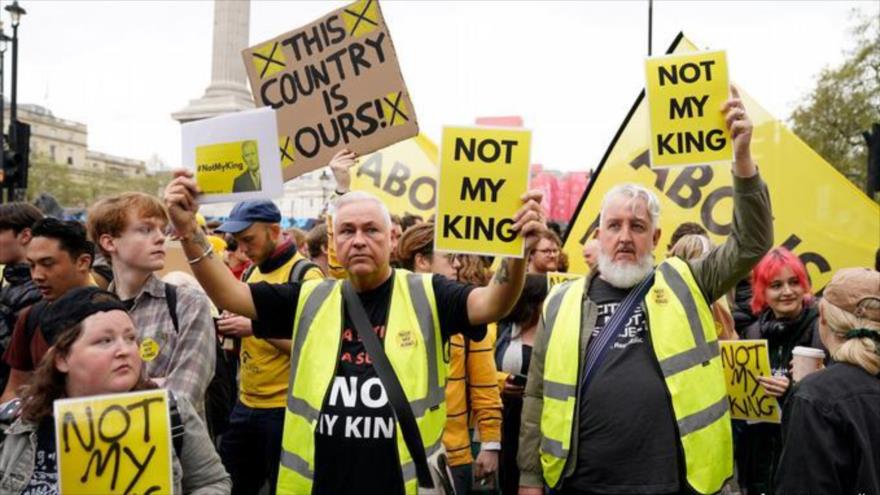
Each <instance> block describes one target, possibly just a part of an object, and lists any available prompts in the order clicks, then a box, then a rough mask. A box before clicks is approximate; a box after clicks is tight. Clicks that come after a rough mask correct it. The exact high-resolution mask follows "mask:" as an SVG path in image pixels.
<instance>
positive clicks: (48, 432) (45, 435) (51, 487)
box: [21, 416, 58, 495]
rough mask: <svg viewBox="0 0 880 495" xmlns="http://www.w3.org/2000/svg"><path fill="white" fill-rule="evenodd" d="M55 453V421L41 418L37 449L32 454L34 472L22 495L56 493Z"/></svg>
mask: <svg viewBox="0 0 880 495" xmlns="http://www.w3.org/2000/svg"><path fill="white" fill-rule="evenodd" d="M56 456H57V454H56V453H55V421H54V420H53V419H52V417H51V416H48V417H46V418H43V420H42V421H41V422H40V425H39V427H38V428H37V449H36V451H35V452H34V472H33V474H32V475H31V479H30V480H28V484H27V486H26V487H25V488H24V491H23V492H21V493H22V495H55V494H57V493H58V469H57V468H56V462H57V459H56Z"/></svg>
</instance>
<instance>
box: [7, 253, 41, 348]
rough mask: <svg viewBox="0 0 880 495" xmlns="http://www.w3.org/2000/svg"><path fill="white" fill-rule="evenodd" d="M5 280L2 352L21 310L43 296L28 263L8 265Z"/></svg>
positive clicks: (10, 337)
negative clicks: (32, 276) (33, 278)
mask: <svg viewBox="0 0 880 495" xmlns="http://www.w3.org/2000/svg"><path fill="white" fill-rule="evenodd" d="M3 280H4V282H5V283H6V285H4V286H3V288H2V289H0V352H5V351H6V348H7V347H8V346H9V341H10V340H11V339H12V331H13V330H14V329H15V320H16V319H18V313H19V311H21V310H22V309H24V308H26V307H28V306H30V305H31V304H34V303H35V302H37V301H39V300H40V299H41V298H42V295H41V294H40V290H39V289H37V286H36V285H35V284H34V282H33V281H32V280H31V269H30V267H29V266H28V265H27V263H17V264H14V265H6V267H4V268H3Z"/></svg>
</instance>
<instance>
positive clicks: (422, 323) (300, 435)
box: [277, 270, 446, 495]
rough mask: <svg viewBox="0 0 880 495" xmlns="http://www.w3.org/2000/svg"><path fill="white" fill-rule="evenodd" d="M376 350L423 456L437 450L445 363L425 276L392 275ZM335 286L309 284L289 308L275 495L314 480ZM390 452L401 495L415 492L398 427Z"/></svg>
mask: <svg viewBox="0 0 880 495" xmlns="http://www.w3.org/2000/svg"><path fill="white" fill-rule="evenodd" d="M393 277H394V282H393V283H394V288H393V289H392V292H391V306H390V307H389V309H388V323H387V325H386V329H385V339H384V341H383V346H384V348H385V354H386V355H387V356H388V360H389V361H390V362H391V366H392V367H393V368H394V371H395V373H396V374H397V378H398V379H399V380H400V384H401V386H402V388H403V391H404V393H405V394H406V397H407V399H409V403H410V406H411V407H412V409H413V414H414V415H415V417H416V422H417V423H418V426H419V431H420V433H421V435H422V442H423V443H424V445H425V453H426V455H427V456H431V455H432V454H434V453H435V452H436V451H437V450H438V449H439V448H441V446H442V443H441V437H442V434H443V425H444V424H445V423H446V399H445V387H446V362H445V361H444V358H443V341H442V340H441V334H440V322H439V320H438V318H437V303H436V300H435V298H434V287H433V285H432V283H431V279H432V275H430V274H428V275H421V274H413V273H410V272H408V271H406V270H395V273H394V275H393ZM343 304H344V301H343V298H342V281H341V280H331V279H328V280H323V281H309V282H306V283H305V284H303V286H302V288H301V290H300V295H299V300H298V301H297V311H296V320H295V322H294V334H293V342H292V346H291V354H290V363H291V364H290V382H289V383H290V385H289V387H288V394H287V411H285V414H284V435H283V437H282V441H281V447H282V450H281V467H280V469H279V473H278V490H277V491H278V493H279V494H297V495H300V494H303V495H304V494H309V493H311V492H312V486H313V481H314V473H315V428H316V427H317V424H318V419H319V415H320V411H321V407H322V406H323V402H324V397H326V396H327V391H328V389H329V387H330V386H331V383H332V381H333V379H334V377H335V376H336V367H337V365H338V363H339V350H340V348H341V345H342V324H343V322H342V314H343V313H342V310H343ZM396 429H397V451H398V457H399V459H400V470H401V474H402V477H403V482H404V486H405V489H406V493H408V494H415V493H416V491H417V488H418V486H417V485H418V480H417V478H416V467H415V463H413V460H412V456H411V455H410V453H409V450H408V449H407V448H406V443H405V442H404V439H403V434H402V433H401V431H400V426H399V425H397V426H396Z"/></svg>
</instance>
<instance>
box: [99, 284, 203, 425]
mask: <svg viewBox="0 0 880 495" xmlns="http://www.w3.org/2000/svg"><path fill="white" fill-rule="evenodd" d="M108 289H109V290H110V291H111V292H115V290H114V289H115V285H114V284H113V283H111V284H110V287H109V288H108ZM128 312H129V315H130V316H131V319H132V320H133V321H134V327H135V328H136V329H137V332H138V335H139V337H140V342H142V343H143V342H144V341H145V340H146V339H148V338H150V339H153V340H154V341H156V343H157V344H159V354H158V355H157V356H156V357H155V359H153V360H152V361H144V362H145V364H146V365H147V366H146V369H147V376H149V377H150V378H164V379H165V385H164V388H167V389H170V390H173V391H174V392H176V393H177V394H180V395H183V396H184V397H186V398H187V399H188V400H189V401H190V403H191V404H192V405H193V407H195V409H196V411H197V412H198V413H199V416H201V418H202V420H204V419H205V391H206V390H207V388H208V383H210V381H211V378H213V377H214V365H215V361H216V354H215V349H214V346H215V345H216V344H215V342H214V338H215V337H214V320H212V319H211V303H210V302H209V301H208V297H207V296H205V295H204V294H202V293H201V292H199V291H197V290H195V289H191V288H189V287H181V286H177V320H178V322H179V325H180V331H179V332H175V331H174V323H173V322H172V320H171V313H170V312H169V311H168V303H167V301H166V299H165V283H164V282H162V281H161V280H159V279H158V278H157V277H156V276H155V275H150V277H149V278H148V279H147V283H146V284H145V285H144V288H143V289H142V290H141V293H140V294H138V295H137V297H135V298H134V304H133V305H132V307H131V309H130V310H129V311H128Z"/></svg>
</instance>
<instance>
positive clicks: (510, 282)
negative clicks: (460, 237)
mask: <svg viewBox="0 0 880 495" xmlns="http://www.w3.org/2000/svg"><path fill="white" fill-rule="evenodd" d="M542 198H543V194H542V193H541V192H540V191H529V192H527V193H526V194H524V195H523V197H522V200H523V205H522V207H521V208H520V209H519V211H517V213H516V215H514V217H513V221H514V224H513V227H511V228H512V230H513V231H514V232H519V234H520V235H521V236H522V237H523V239H524V241H525V253H524V254H523V257H522V258H504V259H503V260H501V265H500V266H499V267H498V271H496V272H495V276H494V277H492V280H491V281H490V282H489V285H487V286H486V287H479V288H477V289H474V290H473V291H471V293H470V295H469V296H468V301H467V311H468V319H469V320H470V322H471V324H473V325H480V324H483V323H491V322H493V321H498V320H500V319H501V318H503V317H505V316H507V313H509V312H510V310H511V309H513V306H514V305H515V304H516V301H517V299H519V294H520V292H522V288H523V283H524V281H525V276H526V260H527V259H528V258H529V253H531V252H532V249H534V247H535V245H536V244H537V242H538V235H537V234H538V233H540V232H541V231H543V230H546V229H547V226H546V224H545V219H546V216H545V215H544V209H543V208H542V207H541V199H542Z"/></svg>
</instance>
